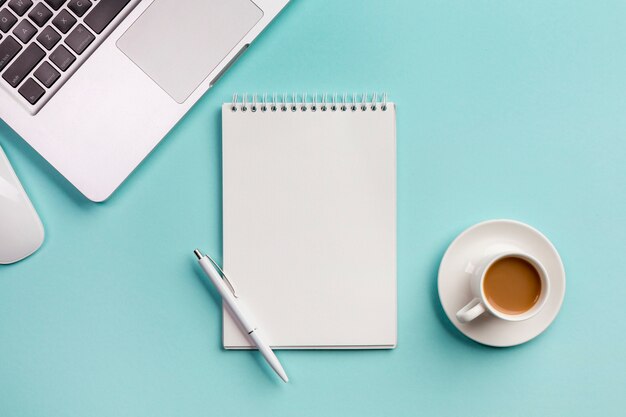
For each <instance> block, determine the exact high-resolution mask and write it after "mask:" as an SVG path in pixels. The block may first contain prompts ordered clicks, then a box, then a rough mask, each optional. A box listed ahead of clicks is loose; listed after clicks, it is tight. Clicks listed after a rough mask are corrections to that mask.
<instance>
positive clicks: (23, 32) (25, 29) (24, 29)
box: [13, 19, 37, 43]
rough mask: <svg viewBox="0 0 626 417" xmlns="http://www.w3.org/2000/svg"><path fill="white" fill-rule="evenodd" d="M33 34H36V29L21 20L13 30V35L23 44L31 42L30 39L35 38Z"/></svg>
mask: <svg viewBox="0 0 626 417" xmlns="http://www.w3.org/2000/svg"><path fill="white" fill-rule="evenodd" d="M35 33H37V29H36V28H35V26H33V25H32V23H30V22H29V21H28V20H26V19H24V20H22V21H21V22H20V24H19V25H17V26H15V29H13V34H14V35H15V36H16V37H17V38H18V39H19V40H21V41H22V42H23V43H26V42H28V41H29V40H31V38H32V37H33V36H35Z"/></svg>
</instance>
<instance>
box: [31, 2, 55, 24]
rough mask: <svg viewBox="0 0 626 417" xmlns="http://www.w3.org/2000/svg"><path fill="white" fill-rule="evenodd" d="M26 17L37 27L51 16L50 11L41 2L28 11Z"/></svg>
mask: <svg viewBox="0 0 626 417" xmlns="http://www.w3.org/2000/svg"><path fill="white" fill-rule="evenodd" d="M28 17H30V19H31V20H32V21H33V22H35V24H36V25H37V26H39V27H43V25H45V24H46V22H47V21H48V20H49V19H50V18H51V17H52V12H51V11H50V9H48V8H47V7H46V6H44V5H43V3H37V5H36V6H35V7H33V10H31V11H30V13H28Z"/></svg>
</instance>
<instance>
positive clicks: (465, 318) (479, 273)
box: [456, 251, 550, 323]
mask: <svg viewBox="0 0 626 417" xmlns="http://www.w3.org/2000/svg"><path fill="white" fill-rule="evenodd" d="M503 258H519V259H522V260H524V261H526V262H528V263H530V264H531V265H532V266H533V267H534V268H535V269H536V270H537V272H538V273H539V277H540V278H541V294H540V295H539V299H538V300H537V302H536V303H535V304H534V305H533V306H532V307H531V308H530V309H529V310H526V311H524V312H523V313H520V314H507V313H504V312H502V311H500V310H498V309H497V308H495V307H494V306H493V305H491V304H490V303H489V301H488V300H487V297H486V295H485V290H484V285H483V284H484V281H485V276H486V275H487V271H488V270H489V267H491V266H492V265H493V264H494V263H496V262H497V261H499V260H501V259H503ZM470 288H471V291H472V294H473V295H474V298H473V299H472V300H471V301H470V302H469V303H467V304H466V305H465V307H463V308H462V309H460V310H459V311H458V312H457V313H456V318H457V319H458V320H459V321H460V322H461V323H467V322H470V321H472V320H474V319H475V318H477V317H479V316H480V315H482V314H483V313H490V314H492V315H493V316H495V317H497V318H499V319H502V320H506V321H522V320H528V319H529V318H531V317H533V316H534V315H535V314H537V313H539V311H541V309H542V308H543V306H544V305H545V303H546V300H547V299H548V295H549V294H550V279H549V277H548V273H547V272H546V269H545V268H544V266H543V265H542V264H541V262H539V261H538V260H537V259H536V258H535V257H533V256H531V255H529V254H527V253H524V252H515V251H509V252H503V253H498V254H496V255H491V256H488V257H486V258H485V259H483V260H482V262H481V263H480V264H479V266H478V267H477V268H475V269H474V271H473V272H472V273H471V277H470Z"/></svg>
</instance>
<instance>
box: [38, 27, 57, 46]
mask: <svg viewBox="0 0 626 417" xmlns="http://www.w3.org/2000/svg"><path fill="white" fill-rule="evenodd" d="M37 40H38V41H39V43H40V44H42V45H43V47H44V48H46V49H47V50H48V51H49V50H51V49H52V48H54V45H56V44H57V42H59V41H60V40H61V35H59V34H58V33H57V31H56V30H54V29H52V26H46V28H45V29H44V30H43V31H41V33H40V34H39V36H37Z"/></svg>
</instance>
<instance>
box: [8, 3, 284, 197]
mask: <svg viewBox="0 0 626 417" xmlns="http://www.w3.org/2000/svg"><path fill="white" fill-rule="evenodd" d="M287 2H288V0H186V1H180V0H153V1H150V0H42V1H31V0H0V118H2V119H3V120H4V121H5V122H6V123H7V124H8V125H9V126H11V128H13V129H14V130H15V131H16V132H17V133H18V134H19V135H20V136H22V137H23V138H24V139H25V140H26V141H27V142H28V143H29V144H30V145H31V146H32V147H33V148H34V149H35V150H36V151H37V152H39V153H40V154H41V155H42V156H43V157H44V158H45V159H46V160H48V162H50V164H52V165H53V166H54V167H55V168H56V169H57V170H58V171H59V172H60V173H61V174H63V175H64V176H65V178H67V179H68V180H69V181H70V182H71V183H72V184H74V186H76V188H78V189H79V190H80V191H81V192H82V193H83V194H84V195H85V196H87V198H89V199H91V200H93V201H103V200H105V199H106V198H108V197H109V196H110V195H111V193H113V191H114V190H115V189H116V188H117V187H118V186H119V185H120V184H121V183H122V182H123V181H124V179H125V178H126V177H127V176H128V175H129V174H130V173H131V172H132V171H133V170H134V169H135V168H136V167H137V165H139V163H140V162H141V161H142V160H143V159H144V158H145V157H146V155H148V153H150V151H151V150H152V149H153V148H154V147H155V146H156V145H157V143H158V142H159V141H160V140H161V139H162V138H163V137H164V136H165V135H166V134H167V132H168V131H169V130H170V129H171V128H172V127H173V126H174V125H175V124H176V122H177V121H178V120H179V119H180V118H181V117H182V116H183V115H184V114H185V112H187V111H188V110H189V108H190V107H191V106H192V105H193V104H194V103H195V102H196V101H197V100H198V99H199V98H200V97H201V96H202V94H204V93H205V92H206V91H207V90H208V89H209V88H210V87H211V86H212V85H213V84H214V83H215V82H216V81H217V80H218V79H219V77H220V76H221V75H222V74H223V72H224V71H225V70H226V69H228V67H229V66H230V64H232V63H233V62H234V61H235V59H237V57H238V56H239V55H240V54H241V53H242V52H243V51H244V50H245V49H246V48H247V47H248V45H249V44H250V43H251V42H252V40H254V39H255V38H256V37H257V36H258V35H259V33H260V32H261V31H262V30H263V29H264V28H265V27H266V26H267V25H268V24H269V23H270V22H271V21H272V20H273V19H274V17H276V15H277V14H278V13H279V12H280V10H281V9H282V8H283V7H284V6H285V5H286V3H287Z"/></svg>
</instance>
